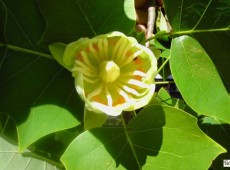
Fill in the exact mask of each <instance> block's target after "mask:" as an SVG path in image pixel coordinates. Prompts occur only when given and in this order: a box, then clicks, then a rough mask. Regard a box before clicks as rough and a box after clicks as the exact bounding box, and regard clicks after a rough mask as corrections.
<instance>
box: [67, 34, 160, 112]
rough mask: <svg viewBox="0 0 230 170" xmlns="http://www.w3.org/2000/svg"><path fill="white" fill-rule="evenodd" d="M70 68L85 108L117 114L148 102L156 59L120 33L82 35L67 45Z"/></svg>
mask: <svg viewBox="0 0 230 170" xmlns="http://www.w3.org/2000/svg"><path fill="white" fill-rule="evenodd" d="M63 63H64V64H65V65H66V66H67V67H68V68H71V71H72V75H73V77H74V78H75V86H76V90H77V92H78V94H79V95H80V97H81V98H82V99H83V100H84V101H85V104H86V108H87V109H89V110H91V111H94V112H97V113H101V112H103V113H106V114H107V115H112V116H117V115H119V114H121V112H122V111H132V110H136V109H138V108H141V107H143V106H145V105H146V104H148V102H149V101H150V99H151V98H152V96H153V93H154V91H155V84H154V75H155V73H156V71H157V60H156V58H155V56H154V54H153V53H152V52H151V51H150V50H149V49H148V48H146V47H144V46H142V45H140V44H138V42H137V41H136V40H135V39H134V38H132V37H127V36H125V35H124V34H123V33H120V32H112V33H109V34H104V35H99V36H96V37H94V38H92V39H89V38H82V39H79V40H78V41H76V42H73V43H70V44H69V45H67V47H66V49H65V52H64V57H63Z"/></svg>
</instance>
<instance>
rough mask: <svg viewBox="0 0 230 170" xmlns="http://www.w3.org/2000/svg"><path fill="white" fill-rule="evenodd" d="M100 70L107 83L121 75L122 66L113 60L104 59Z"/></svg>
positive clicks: (100, 74)
mask: <svg viewBox="0 0 230 170" xmlns="http://www.w3.org/2000/svg"><path fill="white" fill-rule="evenodd" d="M99 70H100V71H99V76H100V78H101V79H102V80H103V81H104V82H105V83H112V82H114V81H115V80H116V79H117V78H118V77H119V76H120V68H119V67H118V66H117V64H116V63H114V62H113V61H103V62H102V63H101V64H100V67H99Z"/></svg>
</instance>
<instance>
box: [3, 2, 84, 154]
mask: <svg viewBox="0 0 230 170" xmlns="http://www.w3.org/2000/svg"><path fill="white" fill-rule="evenodd" d="M15 4H18V5H17V6H16V5H15ZM25 6H26V7H28V9H27V10H25V9H24V7H25ZM0 7H1V8H0V9H1V11H0V15H1V16H4V17H3V20H1V21H0V25H3V26H4V27H1V30H0V32H1V34H3V35H4V39H5V42H1V43H3V44H11V45H14V46H15V47H11V48H13V49H14V48H17V47H20V48H21V49H22V50H25V49H28V50H30V51H29V53H28V50H27V51H21V52H17V51H13V50H10V49H9V48H10V47H9V48H5V47H1V48H0V54H1V55H0V61H1V62H0V63H1V64H0V89H1V90H0V98H1V101H0V112H2V113H5V114H9V115H10V116H11V117H12V118H13V119H14V120H15V121H16V124H17V129H18V140H19V149H20V150H23V149H25V148H26V147H28V146H29V145H30V144H31V143H33V142H35V141H36V140H38V139H39V138H41V137H43V136H45V135H47V134H50V133H53V132H56V131H59V130H63V129H67V128H71V127H74V126H77V125H78V124H79V123H80V121H81V119H82V115H83V103H82V102H81V100H80V98H79V97H78V96H77V94H76V92H75V87H74V83H73V82H74V80H73V79H72V77H71V75H70V74H69V72H67V71H66V70H65V69H64V68H62V67H61V66H60V65H59V64H58V63H57V62H56V61H55V60H52V59H48V58H44V57H41V56H39V55H37V52H40V53H42V54H43V53H44V51H43V50H41V48H39V46H37V42H38V41H39V39H40V38H41V36H42V33H43V29H44V22H43V20H42V16H41V15H40V13H39V11H38V8H37V4H36V1H23V2H21V1H20V2H18V1H14V3H13V2H12V1H1V2H0ZM25 16H27V17H25ZM28 23H30V24H28ZM1 40H2V39H1ZM44 54H45V55H48V54H46V53H44ZM50 57H51V58H52V56H50Z"/></svg>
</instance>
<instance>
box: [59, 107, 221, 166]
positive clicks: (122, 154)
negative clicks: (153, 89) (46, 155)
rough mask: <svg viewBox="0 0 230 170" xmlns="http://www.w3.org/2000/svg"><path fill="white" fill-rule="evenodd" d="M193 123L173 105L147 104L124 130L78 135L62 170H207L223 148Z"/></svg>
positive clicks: (108, 129) (121, 128) (114, 129)
mask: <svg viewBox="0 0 230 170" xmlns="http://www.w3.org/2000/svg"><path fill="white" fill-rule="evenodd" d="M196 121H197V120H196V119H195V118H194V117H192V116H191V115H189V114H187V113H186V112H183V111H181V110H178V109H175V108H172V107H168V106H161V105H152V106H148V107H146V108H144V109H143V110H142V111H140V113H139V114H138V116H137V117H136V118H135V119H134V120H132V121H131V122H130V123H129V124H128V125H127V126H126V127H125V128H124V127H102V128H96V129H92V130H90V131H86V132H84V133H82V134H80V135H79V136H78V137H77V138H76V139H75V140H74V141H73V142H72V143H71V144H70V145H69V147H68V148H67V150H66V151H65V153H64V154H63V156H62V157H61V161H62V162H63V164H64V165H65V167H66V169H71V168H72V167H75V168H76V169H82V170H84V169H87V170H90V169H115V168H117V169H141V167H143V169H155V168H157V169H175V170H180V169H181V170H182V169H183V170H184V169H201V170H202V169H204V170H206V169H208V167H209V166H210V165H211V163H212V160H213V159H215V157H216V156H217V155H218V154H220V153H223V152H225V149H224V148H222V147H221V146H220V145H218V144H217V143H215V142H214V141H213V140H212V139H210V138H209V137H208V136H206V135H205V134H204V133H203V132H202V131H201V130H200V129H199V128H198V126H197V124H196ZM89 160H90V163H89Z"/></svg>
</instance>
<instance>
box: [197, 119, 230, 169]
mask: <svg viewBox="0 0 230 170" xmlns="http://www.w3.org/2000/svg"><path fill="white" fill-rule="evenodd" d="M199 126H200V128H201V129H202V130H203V131H204V132H205V133H206V134H207V135H208V136H210V137H211V138H212V139H214V140H215V141H217V142H218V143H219V144H221V146H223V147H224V148H226V149H227V150H228V152H227V153H224V154H221V155H219V156H218V157H217V158H216V159H215V161H214V162H213V164H212V168H213V169H221V170H225V169H226V167H223V160H224V159H229V157H230V143H229V141H230V125H229V124H226V123H224V122H223V121H220V120H218V119H216V118H213V117H204V118H203V119H202V121H201V122H200V124H199ZM221 167H222V168H221Z"/></svg>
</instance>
